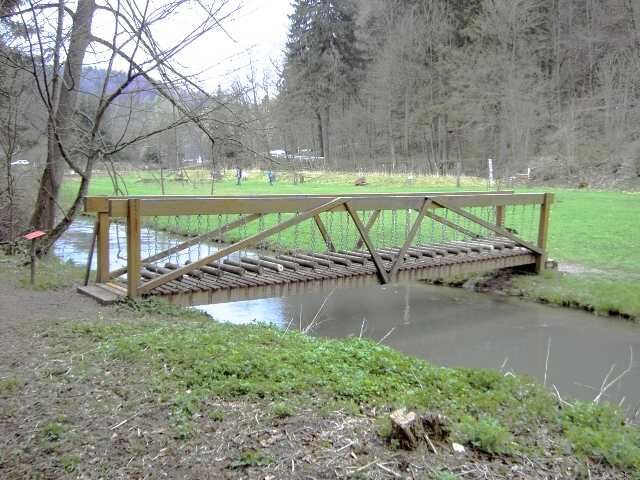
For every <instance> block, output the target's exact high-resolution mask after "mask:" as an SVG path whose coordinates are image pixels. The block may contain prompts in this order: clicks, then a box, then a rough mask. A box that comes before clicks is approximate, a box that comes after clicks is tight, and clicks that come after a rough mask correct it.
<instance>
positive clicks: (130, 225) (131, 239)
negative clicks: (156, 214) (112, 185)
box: [127, 199, 142, 298]
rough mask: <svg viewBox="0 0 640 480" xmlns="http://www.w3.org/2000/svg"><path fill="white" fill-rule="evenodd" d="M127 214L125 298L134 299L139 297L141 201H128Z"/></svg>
mask: <svg viewBox="0 0 640 480" xmlns="http://www.w3.org/2000/svg"><path fill="white" fill-rule="evenodd" d="M128 203H129V211H128V214H127V271H128V272H129V275H128V278H127V296H128V297H130V298H136V297H137V296H138V295H139V292H138V284H139V283H140V204H141V203H142V200H139V199H132V200H128Z"/></svg>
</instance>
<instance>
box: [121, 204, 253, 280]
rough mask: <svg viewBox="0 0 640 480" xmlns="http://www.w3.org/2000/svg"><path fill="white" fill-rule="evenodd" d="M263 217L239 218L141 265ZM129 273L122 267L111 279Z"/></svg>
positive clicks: (249, 216) (153, 256) (167, 250)
mask: <svg viewBox="0 0 640 480" xmlns="http://www.w3.org/2000/svg"><path fill="white" fill-rule="evenodd" d="M261 216H262V214H260V213H254V214H252V215H246V216H244V217H242V218H239V219H238V220H234V221H233V222H230V223H227V224H226V225H223V226H222V227H220V228H217V229H215V230H212V231H210V232H207V233H203V234H202V235H198V236H197V237H193V238H190V239H189V240H187V241H185V242H182V243H180V244H178V245H175V246H173V247H171V248H168V249H166V250H163V251H162V252H158V253H156V254H155V255H151V256H150V257H147V258H143V259H142V260H141V261H140V263H141V264H143V265H144V264H145V263H151V262H155V261H156V260H160V259H162V258H165V257H168V256H170V255H173V254H174V253H177V252H180V251H182V250H184V249H185V248H189V247H192V246H193V245H197V244H198V243H200V242H202V241H204V240H209V239H212V238H215V237H216V236H218V235H223V234H225V233H226V232H228V231H230V230H233V229H235V228H238V227H241V226H243V225H246V224H247V223H249V222H253V221H254V220H257V219H258V218H260V217H261ZM125 273H127V267H122V268H119V269H117V270H114V271H113V272H111V274H110V275H109V277H110V278H116V277H119V276H120V275H123V274H125Z"/></svg>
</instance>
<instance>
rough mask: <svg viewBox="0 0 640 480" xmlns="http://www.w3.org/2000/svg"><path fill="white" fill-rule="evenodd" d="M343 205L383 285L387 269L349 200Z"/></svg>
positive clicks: (386, 277)
mask: <svg viewBox="0 0 640 480" xmlns="http://www.w3.org/2000/svg"><path fill="white" fill-rule="evenodd" d="M344 206H345V207H346V209H347V212H349V215H351V218H352V220H353V223H355V225H356V228H357V229H358V232H359V233H360V237H361V238H362V240H363V241H364V244H365V245H366V246H367V249H368V250H369V253H370V254H371V258H372V259H373V263H374V264H375V266H376V269H377V271H378V276H379V277H380V281H381V282H382V284H383V285H384V284H387V283H389V276H388V275H387V271H386V269H385V268H384V264H383V263H382V260H381V259H380V256H379V255H378V253H377V252H376V249H375V245H374V244H373V242H372V241H371V239H370V238H369V233H368V232H367V229H366V227H365V226H364V225H363V224H362V220H361V219H360V216H359V215H358V212H356V211H355V209H354V208H353V207H352V206H351V204H350V203H349V202H346V203H345V204H344Z"/></svg>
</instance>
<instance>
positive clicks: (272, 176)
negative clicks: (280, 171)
mask: <svg viewBox="0 0 640 480" xmlns="http://www.w3.org/2000/svg"><path fill="white" fill-rule="evenodd" d="M267 180H268V181H269V185H271V186H273V183H274V182H275V181H276V174H275V173H274V172H273V170H269V171H268V172H267Z"/></svg>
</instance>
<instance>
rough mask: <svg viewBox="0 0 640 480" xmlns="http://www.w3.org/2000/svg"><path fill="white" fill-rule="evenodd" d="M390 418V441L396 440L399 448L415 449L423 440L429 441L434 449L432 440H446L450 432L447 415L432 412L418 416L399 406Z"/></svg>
mask: <svg viewBox="0 0 640 480" xmlns="http://www.w3.org/2000/svg"><path fill="white" fill-rule="evenodd" d="M389 418H390V420H391V435H390V437H389V439H390V440H391V441H396V442H398V445H399V446H400V448H403V449H405V450H415V449H416V448H418V446H419V445H420V444H421V443H423V442H429V443H430V446H431V448H433V449H434V451H435V447H433V443H431V442H434V441H446V440H448V438H449V435H450V434H451V423H450V421H449V419H448V418H447V417H445V416H444V415H442V414H439V413H434V412H426V413H425V414H424V415H420V416H418V414H416V413H415V412H408V411H407V410H406V409H404V408H401V409H399V410H396V411H394V412H393V413H391V415H389Z"/></svg>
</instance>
